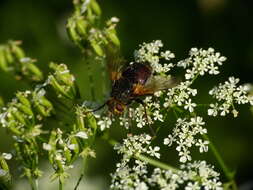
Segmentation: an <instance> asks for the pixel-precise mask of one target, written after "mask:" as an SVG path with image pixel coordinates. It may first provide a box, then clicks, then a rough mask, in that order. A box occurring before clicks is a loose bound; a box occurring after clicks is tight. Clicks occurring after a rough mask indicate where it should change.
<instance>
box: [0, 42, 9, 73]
mask: <svg viewBox="0 0 253 190" xmlns="http://www.w3.org/2000/svg"><path fill="white" fill-rule="evenodd" d="M0 69H2V70H3V71H5V72H7V71H8V70H9V68H8V63H7V60H6V58H5V53H4V47H3V46H0Z"/></svg>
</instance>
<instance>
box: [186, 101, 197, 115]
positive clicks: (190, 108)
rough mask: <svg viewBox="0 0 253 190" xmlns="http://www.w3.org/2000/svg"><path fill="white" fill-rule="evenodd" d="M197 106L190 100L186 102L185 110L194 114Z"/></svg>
mask: <svg viewBox="0 0 253 190" xmlns="http://www.w3.org/2000/svg"><path fill="white" fill-rule="evenodd" d="M196 106H197V104H195V103H192V100H191V99H189V100H188V101H186V102H185V106H184V109H186V110H187V109H188V110H189V112H193V111H194V107H196Z"/></svg>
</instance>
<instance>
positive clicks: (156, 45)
mask: <svg viewBox="0 0 253 190" xmlns="http://www.w3.org/2000/svg"><path fill="white" fill-rule="evenodd" d="M162 47H163V43H162V41H161V40H155V41H153V42H151V43H143V44H141V45H140V49H139V50H136V51H135V54H134V55H135V61H136V62H149V63H150V65H151V67H152V68H153V69H154V72H156V73H166V72H168V71H170V70H171V68H172V67H173V66H174V65H173V64H172V63H165V64H161V63H159V62H160V59H161V58H162V59H165V60H166V61H169V60H171V59H172V58H174V57H175V55H174V53H172V52H171V51H169V50H167V51H165V52H160V49H161V48H162Z"/></svg>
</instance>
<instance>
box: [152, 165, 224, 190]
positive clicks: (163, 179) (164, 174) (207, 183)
mask: <svg viewBox="0 0 253 190" xmlns="http://www.w3.org/2000/svg"><path fill="white" fill-rule="evenodd" d="M148 182H149V184H151V185H152V186H155V187H158V188H159V189H161V190H168V189H169V190H175V189H179V188H181V187H182V186H184V189H185V190H200V189H205V190H211V189H214V190H222V189H223V188H222V183H221V182H220V180H219V173H217V172H216V171H214V169H213V166H211V165H208V164H207V163H206V162H205V161H195V162H193V163H188V164H187V165H181V170H178V171H176V172H175V171H174V172H173V171H171V170H162V169H160V168H155V169H154V170H153V173H152V175H151V177H150V178H148Z"/></svg>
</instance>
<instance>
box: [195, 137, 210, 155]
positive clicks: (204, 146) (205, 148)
mask: <svg viewBox="0 0 253 190" xmlns="http://www.w3.org/2000/svg"><path fill="white" fill-rule="evenodd" d="M208 144H209V142H208V141H202V139H199V140H198V142H197V143H196V146H199V152H200V153H203V152H207V151H208Z"/></svg>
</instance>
